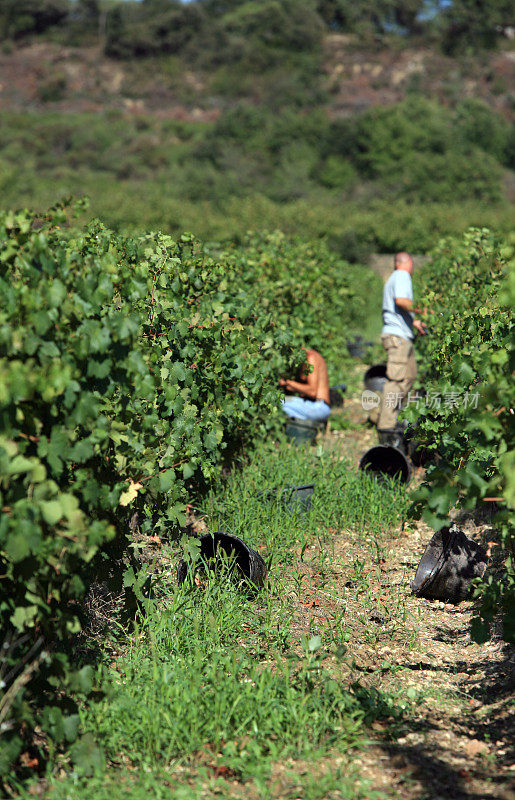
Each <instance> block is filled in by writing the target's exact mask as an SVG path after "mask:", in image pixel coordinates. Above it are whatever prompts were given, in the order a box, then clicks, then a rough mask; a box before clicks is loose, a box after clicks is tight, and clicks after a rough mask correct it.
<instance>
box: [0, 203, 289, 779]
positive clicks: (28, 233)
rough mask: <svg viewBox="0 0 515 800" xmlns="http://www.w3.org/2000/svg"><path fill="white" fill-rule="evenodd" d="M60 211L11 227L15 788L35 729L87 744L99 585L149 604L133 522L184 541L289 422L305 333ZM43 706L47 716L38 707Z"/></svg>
mask: <svg viewBox="0 0 515 800" xmlns="http://www.w3.org/2000/svg"><path fill="white" fill-rule="evenodd" d="M63 222H64V215H63V212H62V211H60V210H56V211H54V212H52V213H50V214H49V215H48V216H47V217H46V218H45V219H39V220H35V219H34V218H33V217H32V216H31V215H30V214H27V213H25V212H20V213H17V214H13V213H7V214H4V215H2V217H1V221H0V241H1V256H0V294H1V297H2V303H1V306H2V311H1V312H0V376H1V381H0V384H1V387H2V389H1V391H0V466H1V481H2V482H1V501H2V502H1V505H2V509H3V514H2V518H1V522H0V572H1V579H0V582H1V594H0V628H1V630H2V644H3V645H5V647H4V649H3V650H2V657H1V662H0V676H1V678H2V681H3V684H4V686H3V688H4V693H3V697H2V699H1V700H0V715H1V716H0V723H1V724H2V734H3V746H2V751H1V752H2V756H1V761H0V768H1V769H0V773H1V774H5V772H6V771H7V770H8V768H9V765H10V763H11V762H12V760H13V759H15V757H16V755H17V754H18V753H19V752H20V750H21V748H22V747H23V744H24V741H25V743H26V744H27V743H30V732H31V731H32V729H33V728H34V725H36V724H38V725H39V726H40V727H41V728H42V730H43V732H44V733H45V734H47V735H48V736H49V737H50V739H51V740H53V741H54V742H60V741H63V740H64V741H68V742H70V741H73V739H74V738H75V737H76V735H77V728H78V717H77V715H76V710H75V708H74V707H73V704H71V703H70V701H69V699H68V694H67V690H68V689H69V688H72V687H75V688H77V689H78V690H83V691H88V690H89V689H90V688H91V683H92V672H91V670H90V669H89V668H85V669H83V670H81V671H79V672H77V670H76V669H71V668H70V667H69V666H68V662H67V657H66V651H67V649H68V643H69V639H70V635H71V634H73V633H74V632H76V631H77V630H78V629H79V628H80V625H79V612H80V598H81V596H82V594H83V593H84V590H85V588H86V587H87V585H88V584H89V583H90V582H91V580H92V579H93V577H95V578H98V576H99V575H102V574H108V575H109V576H110V578H113V574H112V573H113V559H117V561H115V566H117V569H118V572H117V573H116V574H115V575H114V578H113V580H114V581H115V582H117V587H118V588H121V585H122V581H123V586H125V587H126V588H127V589H128V588H129V587H132V589H133V591H134V592H136V594H138V593H139V591H140V590H139V588H138V587H139V582H138V577H137V576H136V575H135V573H134V569H133V567H132V566H131V559H130V557H128V556H127V552H130V551H127V546H128V543H129V540H128V534H129V517H130V516H132V515H133V514H134V512H138V513H139V519H140V523H141V524H140V527H141V531H142V532H143V533H145V532H148V531H150V530H154V531H161V532H162V531H163V530H170V531H173V530H174V529H177V525H178V524H180V523H181V521H182V519H183V518H182V512H183V508H184V502H185V500H186V499H187V497H188V493H189V491H190V487H191V485H192V482H193V481H195V482H196V484H197V485H198V483H199V482H202V481H204V482H205V481H208V480H210V478H211V477H212V476H213V475H214V474H215V473H216V471H217V470H218V469H219V467H220V464H221V462H222V460H223V459H225V458H229V457H230V455H232V454H233V453H234V452H235V450H237V449H238V448H240V447H241V446H242V445H243V444H244V443H246V442H248V441H250V440H253V439H254V438H255V437H256V435H257V434H258V433H259V432H260V431H264V430H265V427H266V425H267V422H268V415H269V412H271V411H272V410H273V409H275V408H277V404H278V398H279V396H280V395H279V393H278V390H277V389H276V383H277V377H278V376H279V375H280V374H281V373H283V372H285V371H288V368H292V367H293V365H294V363H295V358H294V354H293V350H292V347H291V341H292V336H291V335H290V334H289V332H288V331H286V330H283V329H280V328H279V327H278V326H277V325H276V324H275V323H274V320H273V315H272V313H271V312H270V311H268V310H267V311H263V310H262V309H261V307H260V306H259V304H258V303H257V302H256V300H255V296H254V294H253V293H252V291H246V290H245V288H244V287H243V286H241V284H240V283H239V282H238V280H237V276H236V274H235V271H234V269H233V268H231V267H230V266H229V267H228V266H226V265H224V264H223V263H220V262H215V261H213V260H212V259H211V258H209V257H208V256H207V255H206V254H205V253H204V252H203V250H202V249H201V248H200V247H199V246H198V245H196V244H195V243H194V242H193V241H192V237H190V236H183V237H182V238H181V239H180V241H179V242H174V241H173V240H172V239H171V238H170V237H169V236H165V235H162V234H151V235H147V236H140V237H137V238H134V239H131V238H124V237H116V236H114V235H113V234H111V233H110V232H109V231H107V230H106V229H104V228H103V226H102V225H101V224H100V223H93V224H92V225H90V226H89V227H88V228H87V229H85V230H84V231H78V232H76V233H75V232H72V231H65V232H63V230H62V228H61V225H62V223H63ZM41 709H42V710H41Z"/></svg>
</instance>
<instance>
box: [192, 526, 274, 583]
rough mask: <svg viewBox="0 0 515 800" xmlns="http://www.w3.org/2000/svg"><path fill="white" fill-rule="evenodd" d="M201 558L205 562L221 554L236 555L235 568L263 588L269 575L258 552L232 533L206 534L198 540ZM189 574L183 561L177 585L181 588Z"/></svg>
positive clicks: (217, 532)
mask: <svg viewBox="0 0 515 800" xmlns="http://www.w3.org/2000/svg"><path fill="white" fill-rule="evenodd" d="M198 541H199V543H200V557H201V558H203V559H204V560H206V561H207V560H209V559H216V558H217V556H219V554H220V552H222V553H225V554H226V555H227V556H232V555H233V554H234V564H235V567H236V568H237V569H238V570H239V571H240V572H241V573H242V574H243V575H245V577H246V578H248V579H249V581H250V582H251V583H253V584H255V585H256V586H262V585H263V583H264V582H265V578H266V575H267V569H266V564H265V562H264V561H263V559H262V557H261V556H260V555H259V553H258V552H256V550H253V549H252V547H249V546H248V544H246V543H245V542H244V541H243V539H240V538H239V537H238V536H233V535H232V534H231V533H223V531H216V532H215V533H205V534H204V535H203V536H201V537H200V539H199V540H198ZM187 574H188V564H187V562H186V561H185V560H184V559H183V560H182V561H181V562H180V563H179V565H178V567H177V585H178V586H181V585H182V584H183V583H184V581H185V580H186V576H187Z"/></svg>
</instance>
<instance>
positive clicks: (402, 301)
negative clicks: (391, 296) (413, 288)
mask: <svg viewBox="0 0 515 800" xmlns="http://www.w3.org/2000/svg"><path fill="white" fill-rule="evenodd" d="M395 305H396V306H399V308H402V309H403V311H409V312H410V313H413V312H416V313H417V314H423V313H427V309H424V310H422V309H421V308H413V300H410V299H409V298H408V297H396V298H395ZM413 327H414V328H415V330H416V331H418V332H419V333H420V335H421V336H425V335H426V333H427V325H426V324H425V322H422V320H420V319H413Z"/></svg>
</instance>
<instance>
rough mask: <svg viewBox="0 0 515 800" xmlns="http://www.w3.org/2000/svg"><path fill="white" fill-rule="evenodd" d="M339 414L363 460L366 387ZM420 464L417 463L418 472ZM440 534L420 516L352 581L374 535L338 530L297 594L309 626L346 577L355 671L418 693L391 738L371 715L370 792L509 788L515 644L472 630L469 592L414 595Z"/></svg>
mask: <svg viewBox="0 0 515 800" xmlns="http://www.w3.org/2000/svg"><path fill="white" fill-rule="evenodd" d="M339 415H340V417H344V418H345V419H346V421H347V424H348V425H349V429H347V430H343V431H333V432H331V425H330V424H329V426H328V432H327V433H326V441H327V440H330V444H331V446H332V447H337V448H339V449H341V451H342V455H343V453H345V457H347V458H349V457H350V458H351V459H352V460H353V462H355V463H356V464H357V462H358V460H359V457H360V455H361V454H362V453H363V452H364V451H365V450H366V449H367V448H368V447H370V446H372V444H374V443H375V441H376V435H375V431H374V429H373V428H371V427H366V412H365V411H363V409H362V407H361V401H360V397H359V396H358V395H356V396H355V397H354V398H350V399H347V400H346V401H345V406H344V408H343V409H342V410H341V412H339ZM333 419H334V417H333ZM327 444H329V441H327ZM422 474H423V470H421V469H419V470H417V471H416V475H415V481H417V480H420V479H421V477H422ZM460 527H461V528H462V529H463V530H464V531H465V532H466V533H467V534H468V535H469V536H471V537H472V538H474V539H476V540H478V541H483V542H486V541H487V540H488V539H491V538H494V536H495V534H494V532H493V529H492V525H491V523H490V522H489V520H488V513H485V515H484V518H483V519H479V520H478V519H477V518H476V519H473V518H471V517H469V518H460ZM432 534H433V531H432V530H431V529H430V528H429V527H428V526H427V525H425V524H424V523H421V522H419V523H416V524H414V525H411V526H410V527H409V528H408V527H407V528H405V530H403V531H398V533H397V535H396V536H394V537H393V538H392V540H391V541H390V543H389V544H390V546H389V547H387V549H386V551H385V552H384V553H383V554H382V559H381V565H380V577H379V578H378V576H377V570H375V569H372V568H371V566H370V565H368V564H367V567H365V570H364V571H365V572H366V571H367V570H368V575H365V579H364V581H363V590H362V591H360V592H357V593H354V592H351V593H349V592H345V585H346V583H347V585H348V582H347V581H348V578H349V571H350V564H349V562H350V561H351V560H352V559H363V561H365V562H366V561H367V554H366V550H367V548H366V541H365V542H363V541H361V542H360V541H356V538H355V537H350V536H349V535H348V534H346V533H345V532H344V531H343V532H339V533H336V532H335V540H334V555H333V554H331V559H330V561H331V564H330V565H329V564H327V565H326V566H327V572H324V571H323V570H321V568H320V560H317V559H316V557H315V556H314V558H313V562H314V568H316V570H317V572H316V573H315V575H314V578H315V580H314V581H313V582H312V585H313V604H312V607H303V606H300V605H299V608H298V624H299V628H304V629H305V628H306V626H307V618H308V616H309V615H313V616H315V617H317V616H318V617H320V618H324V617H325V616H327V614H328V613H329V614H331V613H334V611H335V605H337V602H335V600H334V598H335V597H337V596H338V590H339V589H340V593H341V595H343V594H345V605H346V619H347V624H350V626H351V628H352V632H353V636H352V638H351V640H350V641H349V643H348V650H349V654H350V655H351V656H352V661H353V662H354V664H353V670H352V671H353V672H354V677H357V678H359V680H360V682H361V683H363V684H365V685H367V686H372V687H376V688H377V689H381V690H384V691H388V690H395V689H396V688H397V689H398V688H400V687H401V686H402V691H404V692H405V693H407V696H410V695H411V697H416V698H417V711H416V712H415V714H414V716H413V717H412V718H411V719H410V720H408V721H406V720H404V721H403V723H402V728H403V730H401V731H400V735H399V736H397V738H395V739H389V738H388V736H387V735H386V731H382V730H381V724H380V723H375V724H374V726H373V727H374V728H375V729H376V730H377V733H378V737H377V739H375V740H374V741H371V742H370V744H369V745H368V746H367V747H366V748H365V750H364V751H363V752H362V753H361V754H360V756H359V770H360V773H361V776H362V777H363V778H365V779H368V780H369V781H370V783H371V792H372V790H375V791H376V792H378V793H379V795H378V796H380V797H384V798H402V800H415V798H417V800H421V799H422V798H423V799H424V800H448V798H452V800H465V798H466V800H481V799H482V798H490V797H495V798H500V799H502V800H513V798H515V759H514V749H513V746H514V743H515V708H514V703H513V688H514V665H515V659H514V653H513V649H512V648H509V647H507V646H506V645H504V644H503V643H502V642H501V641H500V640H499V639H498V638H497V637H496V636H495V635H494V637H493V638H492V639H491V640H490V641H489V642H487V643H486V644H484V645H478V644H475V643H474V642H473V641H472V640H471V637H470V621H471V617H472V612H473V604H472V603H471V602H464V603H461V604H460V605H458V606H454V605H449V604H444V603H441V602H438V601H428V600H424V599H420V598H416V597H412V596H410V595H408V596H406V587H407V586H408V585H409V580H410V579H411V577H412V576H413V575H414V573H415V570H416V566H417V563H418V561H419V559H420V556H421V554H422V552H423V550H424V547H425V546H426V544H427V543H428V541H429V539H430V538H431V536H432ZM308 569H309V564H308ZM329 574H330V577H331V580H330V584H331V588H330V590H329V589H327V587H324V589H321V590H319V591H317V589H316V586H317V577H318V582H319V584H320V582H321V581H322V580H323V578H324V577H327V576H328V575H329ZM355 585H356V584H355V583H354V584H353V586H355ZM308 605H309V604H308ZM327 768H329V769H330V768H331V767H330V765H329V764H328V765H327ZM280 796H282V795H280ZM286 796H289V795H286Z"/></svg>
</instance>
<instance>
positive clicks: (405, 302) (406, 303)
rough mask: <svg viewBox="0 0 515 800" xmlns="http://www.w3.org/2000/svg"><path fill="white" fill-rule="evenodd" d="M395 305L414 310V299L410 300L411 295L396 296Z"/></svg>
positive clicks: (404, 309)
mask: <svg viewBox="0 0 515 800" xmlns="http://www.w3.org/2000/svg"><path fill="white" fill-rule="evenodd" d="M395 305H396V306H399V308H402V310H403V311H413V300H410V299H409V297H396V298H395Z"/></svg>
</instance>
